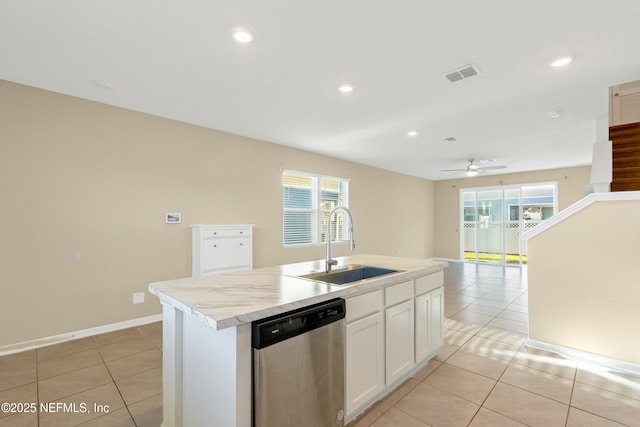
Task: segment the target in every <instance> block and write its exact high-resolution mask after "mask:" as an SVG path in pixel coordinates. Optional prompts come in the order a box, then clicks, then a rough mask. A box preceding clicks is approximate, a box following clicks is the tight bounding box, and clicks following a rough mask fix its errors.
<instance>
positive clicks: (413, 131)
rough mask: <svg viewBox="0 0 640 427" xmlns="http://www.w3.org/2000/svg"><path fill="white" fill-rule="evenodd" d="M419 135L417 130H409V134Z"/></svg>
mask: <svg viewBox="0 0 640 427" xmlns="http://www.w3.org/2000/svg"><path fill="white" fill-rule="evenodd" d="M417 135H418V131H417V130H410V131H409V132H407V136H417Z"/></svg>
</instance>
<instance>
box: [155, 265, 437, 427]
mask: <svg viewBox="0 0 640 427" xmlns="http://www.w3.org/2000/svg"><path fill="white" fill-rule="evenodd" d="M350 264H360V265H369V266H377V267H382V268H387V269H394V270H397V272H396V273H393V274H389V275H384V276H379V277H375V278H371V279H366V280H361V281H358V282H354V283H352V284H348V285H343V286H338V285H331V284H328V283H324V282H318V281H314V280H309V279H303V278H300V277H298V276H300V275H303V274H309V273H316V272H320V271H323V270H324V260H317V261H310V262H303V263H297V264H288V265H283V266H275V267H266V268H259V269H253V270H247V271H238V272H233V273H224V274H215V275H204V276H200V277H191V278H184V279H177V280H168V281H164V282H156V283H152V284H150V285H149V291H150V292H151V293H152V294H154V295H156V296H157V297H158V298H159V299H160V301H161V303H162V307H163V423H162V425H163V426H164V427H200V426H203V427H205V426H211V425H217V426H218V425H219V426H224V427H227V426H228V427H251V423H252V420H251V411H252V400H251V399H252V397H251V395H252V389H251V388H252V369H253V365H252V360H251V357H252V349H251V322H252V321H254V320H259V319H263V318H265V317H269V316H272V315H275V314H280V313H284V312H287V311H290V310H295V309H297V308H302V307H306V306H309V305H312V304H315V303H318V302H323V301H327V300H330V299H333V298H344V299H345V300H346V305H347V313H346V316H347V317H346V322H345V332H346V334H345V337H346V342H345V361H346V365H345V377H346V378H345V389H346V393H345V396H346V400H347V401H346V402H345V408H346V411H347V414H346V417H345V421H346V422H349V421H351V420H352V419H354V418H355V417H356V416H357V415H358V414H359V413H360V412H362V411H363V410H364V409H366V408H367V407H368V406H370V405H371V404H373V403H374V402H375V401H376V400H379V399H381V398H382V397H384V395H385V394H387V393H389V392H390V391H391V390H392V389H393V388H394V387H396V386H397V385H399V384H400V383H401V382H402V381H403V380H404V379H406V378H408V377H409V376H410V375H412V374H413V372H415V371H416V370H418V369H420V367H421V366H422V365H423V364H424V363H426V361H427V360H428V359H429V357H432V356H433V355H434V354H435V353H436V352H437V350H438V348H439V346H438V345H436V344H437V343H438V342H439V341H438V340H439V339H440V340H441V337H442V331H441V330H438V328H441V327H442V319H434V313H439V315H440V316H441V315H442V310H441V308H439V309H434V308H433V307H434V302H433V301H434V300H436V299H438V295H440V299H439V301H440V303H439V304H441V301H442V298H441V296H442V269H443V268H445V267H446V265H447V264H446V263H445V262H438V261H431V260H424V259H407V258H396V257H383V256H377V255H355V256H350V257H342V258H338V266H336V267H334V268H340V267H341V266H345V265H350ZM425 278H426V279H425ZM396 286H397V288H396ZM387 290H388V291H387ZM398 290H399V291H400V292H398ZM424 294H428V295H429V298H430V299H429V301H430V303H429V309H428V313H429V314H428V315H427V321H428V323H429V325H428V326H427V327H428V331H429V332H428V334H429V337H428V343H429V344H428V348H427V350H425V351H421V352H420V353H418V347H417V346H416V347H415V355H414V345H415V344H414V337H413V334H414V332H413V331H415V333H416V334H418V331H421V330H422V329H421V328H423V326H424V325H422V323H421V322H422V321H423V320H424V315H423V314H424V313H423V311H421V310H422V309H419V308H416V307H419V305H418V304H422V303H418V301H417V299H418V298H419V297H420V296H421V295H424ZM398 298H400V299H401V300H402V301H400V300H399V299H398ZM396 312H397V313H396ZM396 314H399V317H398V316H396ZM386 316H390V317H389V318H386ZM399 319H402V320H399ZM407 319H413V321H412V322H408V320H407ZM396 333H397V334H398V339H399V342H400V343H401V344H402V345H401V347H402V349H401V351H399V352H398V354H397V355H395V353H394V356H392V357H388V354H390V352H391V346H392V345H395V344H390V342H389V341H385V339H386V338H385V337H391V336H393V335H395V334H396ZM434 337H435V338H434ZM437 337H440V338H437ZM394 339H395V338H394ZM394 339H392V340H391V343H394V342H395V341H394ZM421 340H422V341H421ZM423 341H424V339H423V338H418V339H416V340H415V342H416V343H418V342H423ZM440 342H441V341H440ZM407 343H409V344H408V345H407ZM434 345H436V346H435V347H434ZM409 353H411V354H409ZM387 359H388V360H391V361H392V362H391V365H386V364H385V363H386V362H385V360H387ZM396 365H397V367H398V369H396V370H395V371H396V373H395V374H393V375H392V376H389V375H388V374H387V375H385V372H386V371H387V370H388V368H389V367H391V368H392V369H393V367H394V366H396ZM212 423H213V424H212Z"/></svg>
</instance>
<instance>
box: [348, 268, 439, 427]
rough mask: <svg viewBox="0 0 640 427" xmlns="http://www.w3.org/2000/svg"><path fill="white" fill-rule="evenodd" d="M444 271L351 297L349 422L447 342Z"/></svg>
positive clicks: (349, 317) (349, 309)
mask: <svg viewBox="0 0 640 427" xmlns="http://www.w3.org/2000/svg"><path fill="white" fill-rule="evenodd" d="M442 285H443V273H442V271H439V272H437V273H434V274H430V275H428V276H423V277H419V278H417V279H415V280H410V281H407V282H402V283H399V284H393V285H389V286H387V287H386V288H383V289H377V290H374V291H370V292H367V293H364V294H361V295H357V296H355V297H351V298H348V299H346V304H347V317H346V335H345V338H346V353H345V358H346V361H345V362H346V366H345V373H346V379H345V383H346V384H345V387H346V388H345V398H346V408H345V410H346V421H347V422H349V421H351V420H353V419H354V418H355V417H356V416H357V415H358V414H359V413H360V412H362V411H363V410H365V409H366V408H367V407H368V406H370V405H371V404H372V403H374V402H375V401H376V400H378V399H380V398H381V397H383V396H384V395H385V394H387V393H388V392H389V391H391V390H392V389H393V388H394V387H396V386H397V385H399V384H400V383H401V381H402V380H403V379H404V378H407V376H408V375H409V374H411V373H412V372H413V371H416V370H419V369H420V368H422V366H423V365H424V364H425V363H426V362H427V361H428V360H429V359H430V358H431V357H433V356H435V354H436V353H437V352H438V351H439V350H440V347H441V346H442V343H443V334H444V332H443V324H444V319H443V305H444V298H443V296H444V293H443V288H442Z"/></svg>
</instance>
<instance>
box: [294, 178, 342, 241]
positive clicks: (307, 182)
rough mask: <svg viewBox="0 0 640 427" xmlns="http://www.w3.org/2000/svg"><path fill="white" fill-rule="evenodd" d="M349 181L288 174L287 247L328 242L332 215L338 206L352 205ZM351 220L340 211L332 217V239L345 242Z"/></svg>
mask: <svg viewBox="0 0 640 427" xmlns="http://www.w3.org/2000/svg"><path fill="white" fill-rule="evenodd" d="M347 190H348V180H346V179H343V178H334V177H326V176H321V175H313V174H308V173H304V172H295V171H284V172H283V174H282V209H283V243H284V246H295V245H314V244H321V243H323V242H326V228H327V220H328V217H329V213H330V212H331V210H332V209H333V208H335V207H336V206H345V207H347V205H348V203H347V202H348V191H347ZM348 225H349V224H348V217H347V216H346V215H345V214H344V213H343V212H336V214H334V216H333V217H332V218H331V237H332V240H344V239H345V235H346V230H347V227H348Z"/></svg>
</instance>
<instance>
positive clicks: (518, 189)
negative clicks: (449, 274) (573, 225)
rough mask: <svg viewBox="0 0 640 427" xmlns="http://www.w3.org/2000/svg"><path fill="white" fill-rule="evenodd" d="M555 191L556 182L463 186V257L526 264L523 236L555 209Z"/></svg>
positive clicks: (473, 260) (472, 259)
mask: <svg viewBox="0 0 640 427" xmlns="http://www.w3.org/2000/svg"><path fill="white" fill-rule="evenodd" d="M556 194H557V184H556V183H543V184H526V185H517V186H495V187H485V188H468V189H461V190H460V205H461V208H462V212H461V214H460V222H461V224H460V230H462V233H461V236H460V247H461V252H462V253H461V259H464V260H465V261H469V262H475V263H491V264H500V265H521V264H523V263H526V262H527V258H526V251H525V249H524V247H523V245H521V242H520V235H521V233H522V232H523V231H524V230H527V229H529V228H532V227H535V226H536V225H537V224H539V223H540V222H542V221H544V220H545V219H547V218H549V217H551V216H552V215H553V214H554V213H555V212H556V208H557V196H556Z"/></svg>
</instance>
